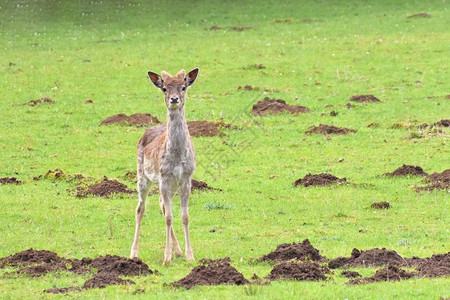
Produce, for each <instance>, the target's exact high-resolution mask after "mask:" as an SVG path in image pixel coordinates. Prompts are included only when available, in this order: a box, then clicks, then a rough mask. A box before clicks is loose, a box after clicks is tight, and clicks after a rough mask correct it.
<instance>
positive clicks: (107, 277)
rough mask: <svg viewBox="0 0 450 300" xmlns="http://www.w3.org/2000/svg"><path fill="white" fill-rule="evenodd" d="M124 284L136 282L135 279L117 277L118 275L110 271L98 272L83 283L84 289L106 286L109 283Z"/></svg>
mask: <svg viewBox="0 0 450 300" xmlns="http://www.w3.org/2000/svg"><path fill="white" fill-rule="evenodd" d="M124 284H128V285H130V284H134V282H133V281H131V280H128V279H122V278H119V277H117V275H114V274H110V273H103V272H101V273H97V274H95V275H94V276H92V278H90V279H88V280H86V282H85V283H84V284H83V289H92V288H100V289H101V288H104V287H106V286H108V285H124Z"/></svg>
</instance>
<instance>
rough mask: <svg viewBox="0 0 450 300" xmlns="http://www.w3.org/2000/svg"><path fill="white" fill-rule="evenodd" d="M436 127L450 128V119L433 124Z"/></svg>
mask: <svg viewBox="0 0 450 300" xmlns="http://www.w3.org/2000/svg"><path fill="white" fill-rule="evenodd" d="M433 125H434V126H442V127H450V119H442V120H440V121H438V122H436V123H433Z"/></svg>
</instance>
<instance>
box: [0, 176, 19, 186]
mask: <svg viewBox="0 0 450 300" xmlns="http://www.w3.org/2000/svg"><path fill="white" fill-rule="evenodd" d="M2 184H22V181H20V180H18V179H17V178H16V177H2V178H0V185H2Z"/></svg>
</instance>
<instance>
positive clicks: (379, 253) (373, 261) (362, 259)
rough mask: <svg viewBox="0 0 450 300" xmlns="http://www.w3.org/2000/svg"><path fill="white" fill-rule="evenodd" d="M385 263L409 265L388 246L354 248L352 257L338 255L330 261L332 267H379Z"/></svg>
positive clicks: (329, 264) (329, 265)
mask: <svg viewBox="0 0 450 300" xmlns="http://www.w3.org/2000/svg"><path fill="white" fill-rule="evenodd" d="M384 265H397V266H401V265H407V262H406V260H405V259H403V257H401V256H400V255H399V254H398V253H397V252H395V251H394V250H386V248H382V249H378V248H374V249H370V250H367V251H360V250H358V249H356V248H355V249H353V250H352V254H351V256H350V257H338V258H335V259H332V260H330V261H329V262H328V267H329V268H330V269H336V268H341V267H358V266H365V267H378V266H384Z"/></svg>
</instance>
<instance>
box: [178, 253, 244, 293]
mask: <svg viewBox="0 0 450 300" xmlns="http://www.w3.org/2000/svg"><path fill="white" fill-rule="evenodd" d="M230 262H231V260H230V258H228V257H226V258H223V259H216V260H213V259H202V260H200V263H201V264H202V265H200V266H197V267H195V268H194V269H192V271H191V273H189V274H188V275H187V276H186V277H184V278H183V279H180V280H178V281H176V282H173V283H172V285H173V286H176V287H184V288H186V289H190V288H192V287H193V286H196V285H219V284H228V285H243V284H248V283H249V281H248V280H247V279H245V278H244V275H242V274H241V273H239V272H238V271H237V270H236V269H235V268H234V267H232V266H231V265H230Z"/></svg>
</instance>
